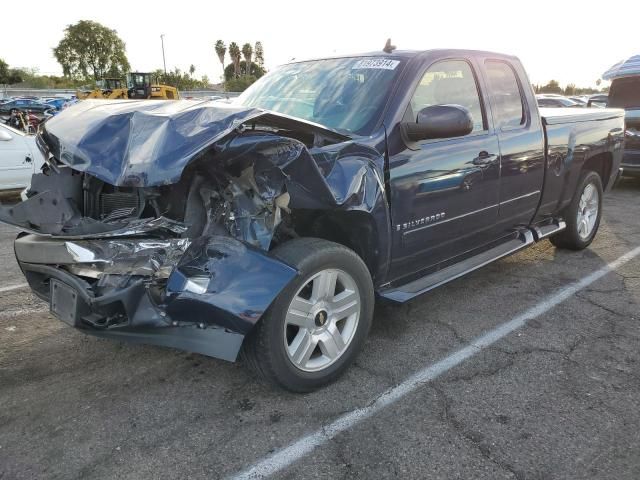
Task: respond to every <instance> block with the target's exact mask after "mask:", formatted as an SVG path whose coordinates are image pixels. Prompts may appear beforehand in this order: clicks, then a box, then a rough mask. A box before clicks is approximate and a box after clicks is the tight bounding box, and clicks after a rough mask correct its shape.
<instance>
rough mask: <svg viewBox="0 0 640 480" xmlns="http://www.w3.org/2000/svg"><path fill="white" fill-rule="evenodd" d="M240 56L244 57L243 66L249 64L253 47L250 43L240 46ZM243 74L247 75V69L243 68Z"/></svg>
mask: <svg viewBox="0 0 640 480" xmlns="http://www.w3.org/2000/svg"><path fill="white" fill-rule="evenodd" d="M242 56H243V57H244V64H245V66H247V65H249V66H250V65H251V57H253V48H252V47H251V44H250V43H245V44H244V45H243V46H242ZM244 74H245V75H246V76H249V70H245V72H244Z"/></svg>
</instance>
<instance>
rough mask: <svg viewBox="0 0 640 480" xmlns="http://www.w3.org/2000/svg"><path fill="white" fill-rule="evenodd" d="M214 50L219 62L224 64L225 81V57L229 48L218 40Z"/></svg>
mask: <svg viewBox="0 0 640 480" xmlns="http://www.w3.org/2000/svg"><path fill="white" fill-rule="evenodd" d="M214 48H215V49H216V54H217V55H218V60H220V63H221V64H222V79H223V80H224V55H225V54H226V53H227V46H226V45H225V44H224V42H223V41H222V40H217V41H216V45H215V47H214Z"/></svg>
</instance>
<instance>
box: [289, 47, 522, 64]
mask: <svg viewBox="0 0 640 480" xmlns="http://www.w3.org/2000/svg"><path fill="white" fill-rule="evenodd" d="M433 53H439V54H441V55H443V56H460V57H474V56H483V57H484V56H489V57H499V58H505V59H517V57H516V56H514V55H508V54H505V53H498V52H489V51H485V50H469V49H457V48H434V49H429V50H393V51H392V52H391V53H387V52H385V51H383V50H375V51H372V52H361V53H351V54H341V55H328V56H326V57H314V58H307V59H300V60H298V59H295V58H294V59H291V61H290V62H289V63H301V62H311V61H314V60H327V59H332V58H354V57H389V58H407V59H410V58H414V57H418V56H422V55H428V54H433Z"/></svg>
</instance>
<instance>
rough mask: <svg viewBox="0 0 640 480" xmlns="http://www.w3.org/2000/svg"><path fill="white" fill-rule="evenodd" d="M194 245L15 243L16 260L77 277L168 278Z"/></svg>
mask: <svg viewBox="0 0 640 480" xmlns="http://www.w3.org/2000/svg"><path fill="white" fill-rule="evenodd" d="M190 243H191V241H190V240H189V239H188V238H173V239H137V238H122V239H116V240H78V241H71V240H66V241H63V240H58V239H51V238H45V237H42V236H39V235H25V236H22V237H20V238H18V239H16V241H15V244H14V248H15V252H16V256H17V257H18V258H19V259H20V260H21V261H23V262H27V263H33V264H49V265H62V266H65V268H67V269H68V270H69V271H71V272H72V273H75V274H76V275H81V276H84V277H89V278H98V277H99V276H101V275H103V274H112V275H137V276H148V277H152V278H156V279H159V278H168V277H169V274H170V273H171V270H172V269H173V268H174V267H175V265H176V264H177V263H178V261H179V260H180V258H181V257H182V255H183V254H184V252H185V251H186V249H187V247H188V246H189V244H190Z"/></svg>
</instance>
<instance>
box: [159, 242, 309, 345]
mask: <svg viewBox="0 0 640 480" xmlns="http://www.w3.org/2000/svg"><path fill="white" fill-rule="evenodd" d="M296 274H297V271H296V270H295V269H293V268H291V267H290V266H288V265H285V264H284V263H282V262H281V261H279V260H277V259H275V258H272V257H270V256H268V255H267V254H266V253H265V252H262V251H260V250H257V249H254V248H251V247H248V246H247V245H246V244H244V243H242V242H240V241H238V240H235V239H233V238H229V237H218V236H215V237H209V238H206V237H201V238H199V239H196V240H194V242H193V243H192V244H191V245H190V246H189V248H188V249H187V251H186V252H185V254H184V256H183V257H182V259H181V260H180V262H179V263H178V265H177V267H176V268H175V270H174V271H173V273H172V274H171V276H170V277H169V282H168V284H167V296H168V300H167V314H168V315H169V316H170V317H171V318H172V319H175V320H179V321H195V322H203V323H204V324H205V325H209V324H215V325H219V326H222V327H224V328H227V329H229V330H232V331H234V332H239V333H242V334H246V333H248V332H249V331H250V330H251V328H252V327H253V325H255V323H256V322H257V321H258V320H259V319H260V317H261V316H262V315H263V314H264V312H265V311H266V310H267V309H268V308H269V306H270V305H271V303H272V302H273V300H274V299H275V298H276V297H277V296H278V294H279V293H280V292H281V291H282V289H283V288H285V286H286V285H288V283H289V282H290V281H291V280H292V279H293V278H294V277H295V276H296Z"/></svg>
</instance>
